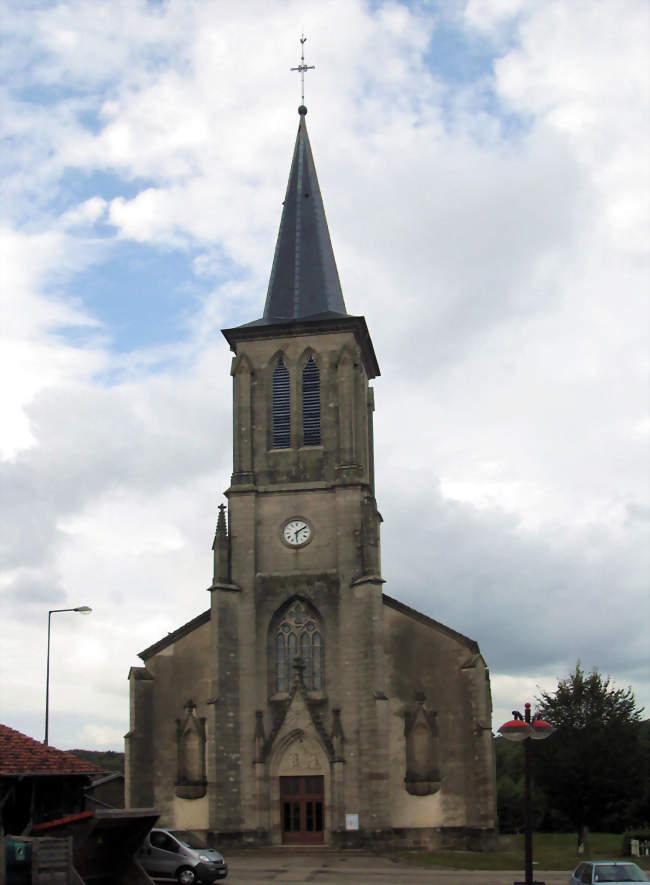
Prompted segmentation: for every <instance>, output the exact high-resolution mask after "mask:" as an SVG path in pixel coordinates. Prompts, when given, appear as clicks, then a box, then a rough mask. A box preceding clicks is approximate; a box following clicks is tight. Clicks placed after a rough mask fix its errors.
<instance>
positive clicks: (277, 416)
mask: <svg viewBox="0 0 650 885" xmlns="http://www.w3.org/2000/svg"><path fill="white" fill-rule="evenodd" d="M290 406H291V403H290V392H289V370H288V369H287V367H286V366H285V364H284V363H283V361H282V357H280V359H279V361H278V364H277V366H276V367H275V369H274V370H273V448H274V449H288V448H289V446H290V445H291V408H290Z"/></svg>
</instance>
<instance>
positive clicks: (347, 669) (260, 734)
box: [126, 105, 496, 849]
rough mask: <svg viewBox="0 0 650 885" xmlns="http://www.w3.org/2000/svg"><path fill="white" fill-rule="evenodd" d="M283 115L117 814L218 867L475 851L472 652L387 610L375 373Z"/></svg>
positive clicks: (492, 807)
mask: <svg viewBox="0 0 650 885" xmlns="http://www.w3.org/2000/svg"><path fill="white" fill-rule="evenodd" d="M298 112H299V115H300V122H299V126H298V135H297V138H296V144H295V149H294V153H293V160H292V164H291V171H290V174H289V183H288V187H287V192H286V197H285V201H284V207H283V210H282V218H281V222H280V230H279V234H278V239H277V244H276V248H275V257H274V260H273V266H272V269H271V277H270V282H269V287H268V294H267V297H266V304H265V307H264V314H263V316H262V318H261V319H258V320H254V321H253V322H250V323H246V324H244V325H242V326H237V327H236V328H232V329H225V330H224V331H223V334H224V336H225V338H226V341H227V342H228V344H229V345H230V349H231V350H232V352H233V354H234V357H233V360H232V370H231V374H232V378H233V472H232V478H231V482H230V487H229V488H228V490H227V491H226V493H225V495H226V498H227V501H228V507H227V508H226V507H225V506H224V505H222V506H221V507H220V508H219V515H218V520H217V528H216V534H215V537H214V544H213V551H214V574H213V579H212V583H211V586H210V587H209V588H208V589H209V596H210V607H209V608H208V609H207V611H205V612H204V613H203V614H200V615H199V616H198V617H196V618H194V619H193V620H192V621H190V622H189V623H187V624H185V625H183V626H182V627H180V628H179V629H178V630H176V631H175V632H173V633H170V634H168V635H167V636H165V637H163V638H162V639H161V640H160V641H159V642H156V643H155V644H154V645H152V646H150V647H149V648H147V649H145V650H144V651H143V652H141V653H140V655H139V657H140V658H141V659H142V662H143V664H144V666H141V667H133V668H132V669H131V671H130V674H129V680H130V692H131V701H130V716H131V718H130V731H129V732H128V734H127V735H126V793H127V799H126V804H127V805H128V806H130V807H152V806H153V807H156V808H157V809H159V810H160V811H161V818H160V822H159V823H160V825H162V826H168V827H174V828H179V829H185V830H193V831H197V832H200V833H202V834H204V836H205V838H206V840H207V842H208V844H217V845H219V846H225V847H227V846H228V845H229V844H231V845H232V844H251V845H280V844H286V845H289V846H290V845H304V844H323V845H326V846H332V847H338V848H343V847H381V848H399V847H413V846H417V847H430V848H436V847H452V848H475V849H476V848H487V847H490V846H491V845H492V842H493V839H494V835H495V832H496V798H495V796H496V788H495V774H494V756H493V746H492V732H491V698H490V682H489V673H488V670H487V667H486V664H485V661H484V659H483V657H482V655H481V652H480V650H479V647H478V645H477V643H476V642H475V641H474V640H472V639H469V638H468V637H466V636H463V635H462V634H460V633H458V632H456V631H455V630H452V629H451V628H449V627H446V626H444V625H443V624H441V623H439V622H438V621H435V620H433V619H432V618H430V617H428V616H426V615H424V614H421V613H420V612H418V611H415V610H414V609H413V608H410V607H409V606H407V605H405V604H404V603H402V602H400V601H398V600H397V599H396V598H394V597H392V596H388V595H386V593H384V590H383V585H384V581H383V579H382V576H381V559H380V546H379V529H380V524H381V521H382V519H381V516H380V514H379V511H378V509H377V503H376V500H375V478H374V461H373V429H372V420H373V410H374V393H373V388H372V387H371V386H370V384H369V382H370V381H371V380H372V379H373V378H375V377H377V376H378V375H379V366H378V364H377V358H376V356H375V351H374V349H373V345H372V341H371V339H370V335H369V332H368V329H367V326H366V321H365V319H364V317H362V316H355V315H352V314H349V313H348V312H347V309H346V306H345V302H344V300H343V293H342V291H341V285H340V282H339V276H338V272H337V268H336V262H335V260H334V253H333V251H332V244H331V241H330V236H329V231H328V227H327V222H326V219H325V211H324V207H323V201H322V198H321V193H320V189H319V186H318V179H317V177H316V169H315V166H314V159H313V156H312V152H311V147H310V144H309V137H308V135H307V126H306V121H305V115H306V113H307V109H306V108H305V107H304V106H303V105H301V107H300V108H299V111H298ZM406 577H407V576H405V578H406Z"/></svg>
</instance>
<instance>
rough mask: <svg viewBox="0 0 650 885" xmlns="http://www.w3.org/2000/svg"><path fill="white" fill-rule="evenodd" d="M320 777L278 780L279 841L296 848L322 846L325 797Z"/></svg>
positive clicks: (291, 777) (283, 778)
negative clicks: (280, 815)
mask: <svg viewBox="0 0 650 885" xmlns="http://www.w3.org/2000/svg"><path fill="white" fill-rule="evenodd" d="M324 781H325V779H324V777H323V775H322V774H310V775H290V776H288V777H281V778H280V809H281V814H282V841H283V842H286V843H292V844H296V845H313V844H317V843H318V842H322V841H323V839H324V831H325V795H324V787H325V784H324Z"/></svg>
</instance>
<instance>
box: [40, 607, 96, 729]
mask: <svg viewBox="0 0 650 885" xmlns="http://www.w3.org/2000/svg"><path fill="white" fill-rule="evenodd" d="M91 611H92V609H91V608H90V607H89V606H87V605H78V606H77V607H76V608H53V609H51V610H50V611H49V612H48V613H47V669H46V676H45V740H44V741H43V743H44V744H45V745H46V746H47V743H48V737H49V727H50V626H51V623H52V615H53V614H56V612H78V613H79V614H80V615H89V614H90V613H91Z"/></svg>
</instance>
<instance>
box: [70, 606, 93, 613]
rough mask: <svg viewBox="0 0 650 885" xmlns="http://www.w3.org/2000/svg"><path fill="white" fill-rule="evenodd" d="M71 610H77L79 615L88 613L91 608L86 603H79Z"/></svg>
mask: <svg viewBox="0 0 650 885" xmlns="http://www.w3.org/2000/svg"><path fill="white" fill-rule="evenodd" d="M72 611H74V612H79V614H80V615H89V614H90V613H91V611H92V609H91V608H90V606H88V605H79V606H77V608H73V609H72Z"/></svg>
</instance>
